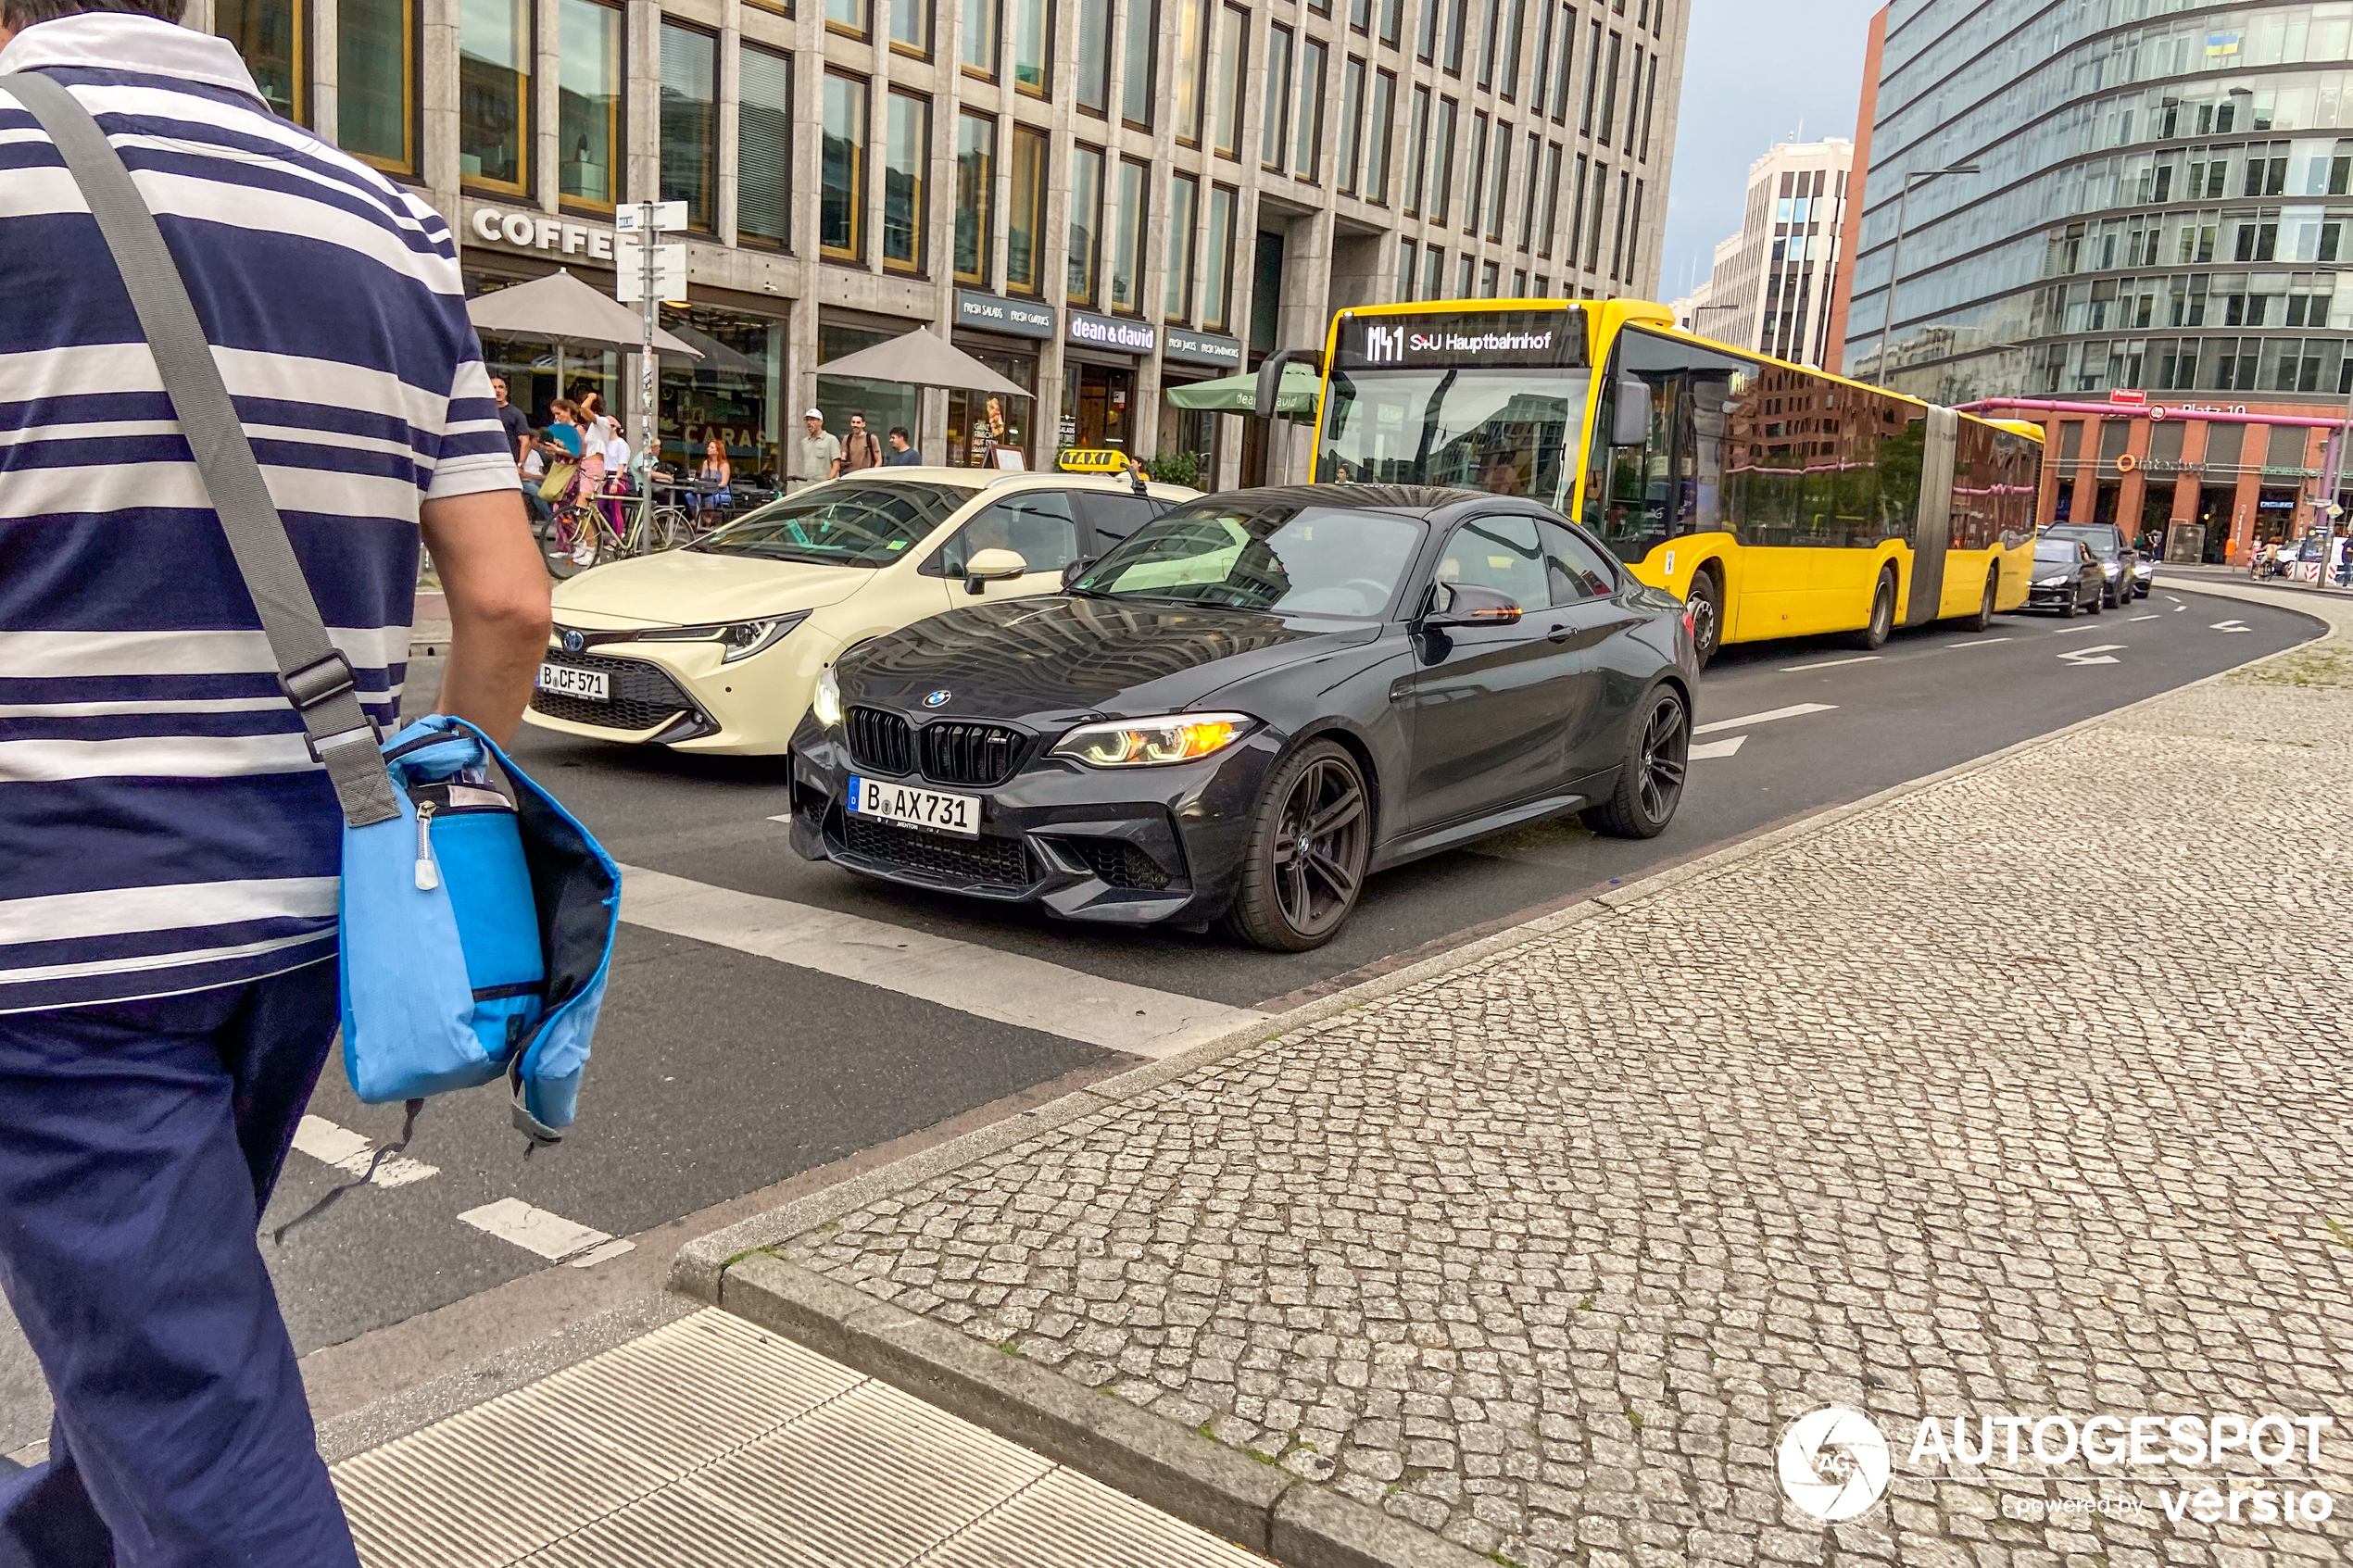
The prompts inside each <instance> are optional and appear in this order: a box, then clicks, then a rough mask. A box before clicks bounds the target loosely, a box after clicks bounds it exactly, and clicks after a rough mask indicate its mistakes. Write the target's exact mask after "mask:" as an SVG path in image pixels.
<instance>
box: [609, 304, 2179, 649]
mask: <svg viewBox="0 0 2353 1568" xmlns="http://www.w3.org/2000/svg"><path fill="white" fill-rule="evenodd" d="M631 276H633V277H634V276H635V274H634V273H633V274H631ZM2156 619H2157V617H2156V616H2154V615H2136V616H2134V617H2133V624H2135V625H2137V624H2139V623H2140V622H2141V621H2155V620H2156Z"/></svg>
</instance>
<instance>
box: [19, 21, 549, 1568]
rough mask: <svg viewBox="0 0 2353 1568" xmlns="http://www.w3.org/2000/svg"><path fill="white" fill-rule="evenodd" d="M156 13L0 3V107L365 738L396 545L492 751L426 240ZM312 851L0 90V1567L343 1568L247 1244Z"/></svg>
mask: <svg viewBox="0 0 2353 1568" xmlns="http://www.w3.org/2000/svg"><path fill="white" fill-rule="evenodd" d="M181 5H182V0H0V74H5V73H10V72H18V71H38V72H41V73H43V74H44V75H47V76H49V77H50V78H51V79H52V80H55V81H57V82H62V83H64V84H65V85H66V86H68V87H69V89H70V90H71V91H72V92H73V93H74V94H75V96H76V97H77V98H78V99H79V100H80V101H81V103H82V107H85V108H86V109H88V110H89V111H90V112H91V113H93V114H94V115H95V116H96V118H97V120H98V123H99V124H100V126H101V127H102V128H103V129H104V130H105V131H106V132H107V134H108V136H109V137H110V138H111V140H112V141H113V143H114V145H115V147H116V149H117V151H118V152H120V154H121V156H122V157H123V159H124V161H125V162H126V163H127V164H128V165H129V166H130V169H131V171H132V178H133V180H134V181H135V182H136V183H137V185H138V188H139V191H140V194H142V195H143V196H144V197H145V200H146V202H147V205H148V206H149V207H151V208H153V209H154V211H155V212H156V214H157V220H158V221H159V223H160V225H161V227H162V230H163V234H164V238H165V240H166V242H167V243H168V244H169V245H170V248H171V252H172V255H173V257H175V258H176V260H177V261H178V263H179V267H180V270H181V271H182V274H183V275H184V277H185V278H186V281H187V285H188V292H189V294H190V295H191V296H192V297H193V298H194V300H195V307H196V314H197V316H198V317H199V319H200V320H202V322H203V324H204V328H205V332H206V335H207V337H208V339H209V340H210V342H211V343H212V345H214V354H215V358H216V359H217V361H218V363H219V364H220V370H221V373H222V376H223V378H224V379H225V380H226V381H227V383H228V386H229V391H230V392H231V394H232V395H233V397H234V398H235V401H236V405H237V409H238V412H239V414H240V416H241V417H242V418H243V420H244V421H245V430H246V433H247V434H248V436H249V437H250V438H251V440H252V442H253V445H254V447H255V450H256V452H257V454H258V457H259V458H260V462H261V466H262V471H263V473H264V475H265V476H266V478H267V480H268V483H269V486H270V491H271V496H272V497H273V499H274V500H275V501H276V503H277V506H278V508H279V510H280V511H281V513H282V514H283V517H284V519H285V523H286V528H287V531H288V533H290V534H291V535H292V537H293V541H294V546H295V551H296V555H297V556H298V557H299V558H300V560H301V562H302V566H303V569H304V571H305V574H306V575H307V576H308V579H309V582H310V588H311V592H312V593H313V595H315V596H316V597H317V599H318V602H319V607H320V609H321V613H322V614H323V616H324V618H325V620H326V622H327V624H328V626H329V628H330V630H331V634H332V635H333V639H334V641H335V644H336V646H338V647H339V648H340V649H341V650H342V651H343V653H344V654H345V656H346V658H347V659H349V660H350V662H351V665H352V668H353V669H354V670H355V671H357V673H358V682H359V691H360V695H361V697H362V700H363V701H364V702H365V703H366V705H367V707H368V709H369V712H370V714H371V717H372V718H373V719H374V720H376V721H378V722H379V723H381V724H384V725H387V726H389V725H390V724H391V723H392V722H393V721H394V719H395V717H396V714H397V712H398V710H399V706H400V682H401V678H402V675H403V673H404V666H405V661H406V658H407V652H408V642H409V621H410V619H411V616H412V614H413V609H414V604H413V600H414V587H415V583H416V578H417V565H418V556H417V552H418V547H419V540H420V532H421V530H420V524H422V541H423V544H424V545H425V546H427V547H428V548H430V549H431V551H432V553H433V558H434V562H435V564H436V566H437V567H438V568H439V570H440V573H441V579H442V583H443V586H444V588H445V590H446V591H447V595H448V599H449V609H450V620H451V621H452V635H451V638H450V652H449V660H448V665H447V679H446V681H445V684H444V685H443V689H442V708H443V709H444V710H445V711H447V712H451V713H457V714H461V715H463V716H464V717H466V718H468V719H471V720H472V721H475V722H476V723H478V724H480V725H481V726H482V727H483V728H484V730H486V731H488V732H490V733H491V734H494V735H497V736H504V735H506V734H510V732H511V731H512V729H513V727H514V725H515V723H516V721H517V720H518V719H519V718H520V717H521V715H522V705H523V703H524V701H525V699H526V698H527V696H529V686H530V681H531V677H532V671H533V668H534V665H535V662H536V660H537V659H538V657H539V654H540V652H541V650H542V649H543V648H544V646H545V643H546V636H547V573H546V570H545V568H544V566H543V564H542V563H541V561H540V559H539V556H538V552H537V550H536V549H535V547H534V546H533V543H532V540H531V535H530V532H529V529H528V527H527V525H526V523H525V522H524V520H523V511H522V502H521V500H520V499H519V498H518V496H517V493H516V490H515V470H514V454H513V453H512V452H511V451H510V449H509V447H508V445H507V440H506V435H505V432H504V430H503V428H502V427H501V425H500V423H499V419H498V412H497V406H496V405H495V404H494V402H493V401H492V398H491V393H490V385H489V383H488V380H487V378H486V377H485V376H484V372H483V367H482V360H481V349H480V345H478V343H477V342H476V340H475V337H474V333H473V329H472V326H471V325H470V324H469V323H468V321H467V319H466V313H465V305H464V299H463V293H464V290H463V285H462V283H461V282H460V280H459V271H458V265H457V253H456V249H455V247H454V245H453V244H452V242H451V239H450V235H449V230H448V227H447V224H446V223H444V221H443V220H441V218H440V217H439V216H437V215H436V214H435V213H434V211H433V209H432V208H430V207H427V206H426V205H425V204H424V202H422V200H420V199H419V198H418V197H417V196H416V195H415V194H412V193H410V192H409V191H406V190H404V189H403V188H402V187H400V186H399V185H397V184H396V183H394V182H391V181H390V180H387V179H386V178H385V177H384V175H382V174H379V173H377V172H375V171H374V170H371V169H368V168H366V167H364V166H362V165H361V164H359V163H358V162H357V161H355V160H353V159H351V158H349V157H345V156H344V155H343V154H342V153H340V152H338V151H336V150H335V149H334V148H333V147H331V146H328V145H326V144H323V143H321V141H320V140H319V139H318V138H316V137H315V136H313V135H311V134H310V133H309V132H306V131H304V130H303V129H301V128H300V127H298V126H296V125H293V124H290V123H288V122H287V121H285V120H283V119H278V118H277V117H275V116H274V115H272V114H271V112H270V111H269V109H268V108H267V107H264V105H263V102H262V99H261V95H260V94H259V93H258V91H257V89H256V88H255V86H254V82H253V79H252V77H251V76H250V75H248V74H247V72H246V70H245V66H244V65H243V63H242V62H241V61H240V60H239V59H238V56H237V54H236V51H235V50H234V49H233V47H232V46H231V45H230V44H227V43H225V42H223V41H221V40H220V39H216V38H211V37H208V36H206V35H204V34H201V33H197V32H194V31H186V30H183V29H182V28H180V27H178V26H176V25H175V23H176V22H177V20H178V18H179V15H180V9H181ZM341 824H342V818H341V815H340V813H339V812H338V810H337V809H336V804H335V798H334V795H333V791H332V790H331V788H330V787H329V785H328V782H327V778H326V775H325V774H324V773H323V772H322V771H321V770H320V769H319V767H318V766H317V764H315V763H314V762H313V761H312V760H311V759H310V757H309V755H308V750H307V748H306V746H305V744H304V739H303V734H302V723H301V721H300V719H299V718H298V717H297V716H296V713H295V710H294V709H293V708H292V706H291V705H290V704H289V703H288V702H287V700H286V699H285V697H284V696H283V694H282V693H281V691H280V689H279V685H278V682H277V673H276V667H275V665H274V663H273V662H272V660H271V653H270V648H269V646H268V644H267V642H266V641H265V639H264V637H263V634H262V633H261V630H260V621H259V618H258V616H257V614H256V613H255V610H254V608H253V602H252V599H251V597H250V596H249V595H248V594H247V593H246V591H245V586H244V583H243V582H242V580H241V579H240V578H239V576H238V574H237V571H236V568H235V565H234V563H233V558H232V557H231V555H230V552H229V547H228V543H227V540H226V538H225V537H224V535H223V534H222V533H221V529H220V520H219V518H218V517H217V516H216V515H215V514H214V512H213V511H212V509H211V507H210V504H209V501H208V496H207V494H206V491H205V488H204V484H203V482H202V480H201V478H200V477H199V475H198V473H197V470H196V468H195V463H194V462H193V460H192V459H191V457H190V452H189V447H188V444H187V441H186V439H185V438H184V436H183V435H182V433H181V430H180V426H179V424H178V421H177V420H176V419H175V417H174V414H173V410H172V407H171V405H170V400H169V399H168V398H167V397H166V396H165V395H164V393H163V391H162V383H161V381H160V380H159V378H158V375H157V369H156V363H155V359H154V357H153V356H152V355H151V354H150V353H149V351H148V349H147V346H146V344H145V339H144V337H143V335H142V333H141V332H140V328H139V323H138V320H137V318H136V317H135V315H134V314H133V312H132V305H131V301H130V296H129V295H128V294H127V292H126V291H125V289H124V287H123V284H122V282H121V281H120V277H119V276H118V274H117V272H116V270H115V265H114V262H113V260H112V259H111V257H109V255H108V253H107V246H106V244H105V242H104V240H103V238H102V237H101V235H100V233H99V231H98V227H97V225H96V223H95V221H94V220H93V219H92V218H91V217H90V216H89V209H88V207H86V205H85V204H84V203H83V201H82V197H81V194H79V192H78V191H77V190H76V188H75V185H74V183H73V182H72V180H71V178H70V177H69V175H68V174H67V172H66V170H65V167H64V164H63V162H62V160H61V159H60V158H59V157H58V156H57V151H56V149H55V147H54V146H53V145H52V144H50V142H49V139H48V137H47V136H46V135H45V134H44V132H42V131H41V130H40V128H39V127H38V125H37V124H36V123H35V122H34V120H33V119H32V117H31V115H30V114H28V113H26V112H25V111H24V109H23V108H22V107H19V105H18V103H17V101H16V100H15V99H14V98H13V97H8V96H5V95H0V1285H4V1286H6V1293H7V1298H8V1302H9V1305H10V1306H11V1307H12V1308H13V1309H14V1311H15V1313H16V1316H17V1318H18V1320H19V1323H21V1324H22V1325H23V1328H24V1332H25V1334H26V1336H27V1337H28V1338H29V1339H30V1340H31V1343H32V1347H33V1348H34V1351H35V1352H36V1353H37V1354H38V1356H39V1357H40V1360H41V1364H42V1369H43V1371H44V1373H45V1374H46V1375H47V1378H48V1381H49V1386H50V1390H51V1392H52V1394H53V1395H54V1397H55V1402H56V1406H57V1420H56V1424H55V1426H54V1428H53V1431H52V1436H51V1441H50V1449H49V1458H48V1460H47V1461H46V1462H45V1463H44V1464H43V1465H40V1466H38V1467H36V1468H34V1469H32V1470H31V1471H29V1472H24V1473H21V1474H14V1475H10V1476H8V1477H6V1479H0V1564H8V1565H13V1564H18V1563H25V1562H34V1563H39V1564H41V1565H43V1568H81V1565H84V1564H87V1565H89V1568H97V1565H98V1564H101V1563H106V1562H123V1563H126V1564H128V1563H134V1562H135V1563H140V1564H157V1565H163V1564H170V1565H172V1568H182V1565H185V1568H195V1565H196V1564H200V1563H201V1564H207V1565H210V1564H227V1563H239V1564H255V1565H261V1564H271V1565H275V1564H284V1565H286V1568H294V1565H296V1564H300V1565H302V1568H317V1565H321V1564H336V1563H343V1564H350V1563H353V1562H355V1557H354V1554H353V1550H352V1546H351V1538H350V1535H349V1532H348V1530H347V1529H346V1525H345V1524H344V1520H343V1514H342V1511H341V1509H340V1507H339V1506H338V1505H337V1503H336V1501H335V1498H334V1493H333V1488H332V1487H331V1486H330V1485H329V1483H328V1478H327V1473H326V1467H325V1466H324V1464H323V1463H321V1461H320V1458H319V1455H318V1451H317V1449H316V1446H315V1441H314V1438H313V1436H312V1433H311V1426H310V1418H309V1411H308V1407H307V1405H306V1403H305V1401H304V1399H303V1391H302V1382H301V1374H300V1373H299V1371H298V1370H297V1368H296V1362H295V1356H294V1351H293V1348H292V1346H291V1345H290V1343H289V1342H288V1340H287V1336H286V1331H285V1327H284V1325H283V1323H282V1322H281V1321H280V1318H279V1314H278V1308H277V1302H276V1299H275V1298H274V1297H273V1295H272V1294H271V1287H270V1280H269V1276H268V1274H267V1273H265V1272H264V1270H263V1267H262V1261H261V1256H260V1252H259V1249H258V1247H257V1246H256V1242H255V1236H254V1231H255V1226H256V1224H257V1223H258V1220H259V1215H260V1210H261V1207H262V1205H263V1204H264V1203H265V1202H266V1201H267V1199H268V1197H269V1193H270V1189H271V1185H272V1184H273V1183H274V1181H275V1180H276V1177H277V1173H278V1169H279V1166H280V1164H281V1162H282V1161H283V1159H284V1157H285V1152H286V1149H287V1147H288V1144H289V1141H290V1140H291V1138H292V1137H293V1135H294V1129H295V1123H296V1121H297V1120H298V1118H299V1116H300V1114H301V1110H302V1107H303V1105H304V1104H305V1102H306V1101H307V1100H308V1098H309V1095H310V1090H311V1087H312V1085H313V1084H314V1083H315V1082H316V1080H317V1077H318V1073H319V1071H320V1068H321V1064H322V1063H323V1061H324V1060H325V1057H326V1052H327V1049H328V1047H329V1044H330V1042H331V1039H332V1037H333V1033H334V1025H335V1013H336V993H335V965H334V963H333V957H334V933H335V895H336V877H337V861H338V843H339V834H340V831H341Z"/></svg>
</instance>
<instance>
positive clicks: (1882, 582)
mask: <svg viewBox="0 0 2353 1568" xmlns="http://www.w3.org/2000/svg"><path fill="white" fill-rule="evenodd" d="M1894 629H1895V572H1894V569H1893V568H1890V569H1887V570H1884V571H1881V572H1880V574H1879V586H1878V587H1877V588H1876V589H1874V590H1872V593H1871V619H1870V621H1869V622H1868V623H1867V624H1866V625H1865V626H1864V627H1863V629H1862V630H1861V631H1859V632H1850V633H1847V641H1848V642H1850V643H1851V644H1853V645H1854V646H1856V647H1858V648H1875V647H1878V646H1880V645H1881V644H1882V643H1884V642H1886V641H1887V634H1888V633H1890V632H1892V631H1894Z"/></svg>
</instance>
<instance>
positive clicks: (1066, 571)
mask: <svg viewBox="0 0 2353 1568" xmlns="http://www.w3.org/2000/svg"><path fill="white" fill-rule="evenodd" d="M1094 564H1095V563H1094V562H1093V561H1091V560H1088V558H1086V557H1085V556H1081V557H1079V558H1077V559H1076V560H1074V561H1072V562H1071V563H1070V564H1069V565H1067V566H1065V567H1063V593H1065V594H1067V593H1069V592H1070V589H1071V584H1073V583H1076V582H1077V581H1078V580H1079V579H1080V578H1082V577H1084V576H1086V575H1087V569H1088V567H1090V566H1092V565H1094Z"/></svg>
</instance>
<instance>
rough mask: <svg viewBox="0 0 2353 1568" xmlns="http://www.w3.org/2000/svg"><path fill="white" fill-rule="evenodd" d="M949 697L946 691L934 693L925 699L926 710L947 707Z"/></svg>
mask: <svg viewBox="0 0 2353 1568" xmlns="http://www.w3.org/2000/svg"><path fill="white" fill-rule="evenodd" d="M949 695H950V694H949V693H947V692H944V691H938V692H934V693H932V694H931V695H930V696H927V697H925V698H924V706H925V708H942V707H945V706H946V705H947V702H948V697H949Z"/></svg>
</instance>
